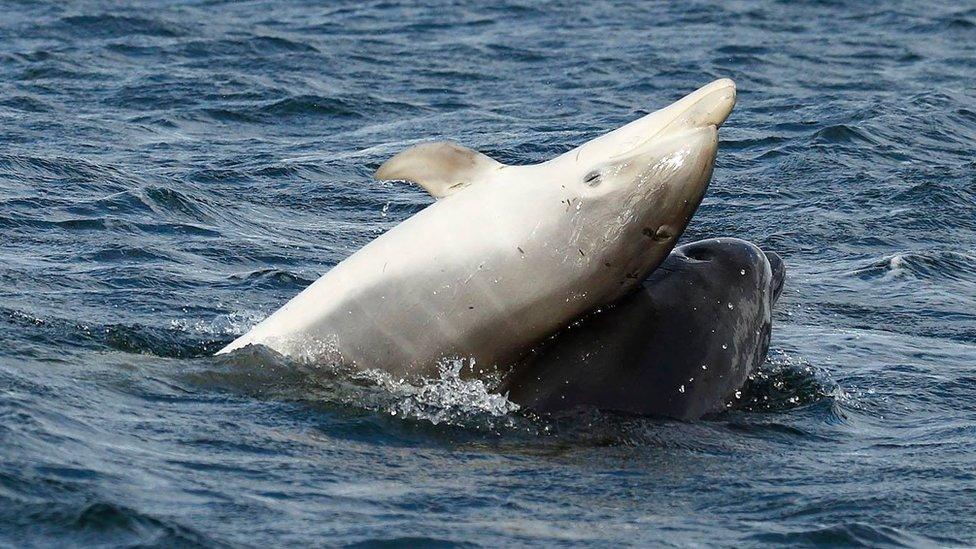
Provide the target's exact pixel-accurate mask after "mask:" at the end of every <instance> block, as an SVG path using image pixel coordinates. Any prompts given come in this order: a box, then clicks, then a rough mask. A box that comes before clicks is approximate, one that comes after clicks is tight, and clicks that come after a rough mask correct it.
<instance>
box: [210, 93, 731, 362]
mask: <svg viewBox="0 0 976 549" xmlns="http://www.w3.org/2000/svg"><path fill="white" fill-rule="evenodd" d="M734 105H735V84H734V83H733V82H732V81H731V80H728V79H723V80H717V81H715V82H712V83H711V84H709V85H707V86H705V87H703V88H701V89H699V90H697V91H695V92H693V93H691V94H690V95H688V96H686V97H684V98H683V99H681V100H679V101H677V102H676V103H674V104H672V105H670V106H668V107H666V108H664V109H661V110H659V111H657V112H654V113H652V114H649V115H647V116H644V117H643V118H640V119H639V120H636V121H634V122H631V123H630V124H627V125H626V126H623V127H621V128H619V129H617V130H614V131H612V132H610V133H608V134H606V135H604V136H602V137H599V138H596V139H594V140H592V141H590V142H588V143H586V144H584V145H582V146H580V147H577V148H575V149H573V150H571V151H569V152H567V153H565V154H562V155H560V156H558V157H556V158H554V159H552V160H549V161H547V162H542V163H540V164H534V165H529V166H508V165H505V164H502V163H500V162H497V161H495V160H493V159H491V158H489V157H488V156H485V155H484V154H481V153H479V152H476V151H473V150H471V149H467V148H464V147H461V146H459V145H456V144H453V143H446V142H437V143H427V144H422V145H417V146H415V147H412V148H410V149H407V150H405V151H403V152H401V153H399V154H397V155H396V156H394V157H393V158H391V159H390V160H388V161H387V162H386V163H385V164H383V165H382V166H380V168H379V169H378V170H377V171H376V174H375V177H376V178H377V179H382V180H389V179H395V180H406V181H411V182H415V183H417V184H419V185H421V186H423V187H424V188H425V189H427V191H429V192H430V194H432V195H433V196H435V197H437V198H438V199H439V200H437V201H436V202H435V203H433V204H431V205H430V206H428V207H427V208H425V209H424V210H422V211H421V212H419V213H417V214H416V215H414V216H412V217H410V218H409V219H407V220H405V221H403V222H402V223H400V224H399V225H397V226H396V227H394V228H392V229H391V230H389V231H388V232H386V233H385V234H383V235H382V236H380V237H378V238H377V239H375V240H373V241H372V242H370V243H369V244H367V245H366V246H364V247H363V248H362V249H360V250H359V251H357V252H356V253H354V254H352V255H351V256H349V257H348V258H347V259H345V260H344V261H342V262H341V263H339V264H338V265H336V266H335V267H334V268H333V269H332V270H330V271H329V272H328V273H326V274H325V275H323V276H322V277H321V278H319V279H318V280H317V281H315V283H313V284H312V285H311V286H309V287H308V288H306V289H305V290H304V291H302V292H301V293H300V294H298V295H297V296H296V297H295V298H293V299H292V300H291V301H289V302H288V303H286V304H285V305H284V306H283V307H282V308H281V309H279V310H278V311H277V312H275V313H274V314H272V315H271V316H269V317H268V318H267V319H265V320H264V321H263V322H261V323H259V324H258V325H256V326H255V327H254V328H253V329H251V331H249V332H248V333H246V334H245V335H243V336H241V337H239V338H237V339H236V340H234V341H233V342H232V343H230V344H229V345H227V346H226V347H224V348H223V349H221V350H220V351H219V353H226V352H229V351H233V350H234V349H238V348H241V347H244V346H246V345H250V344H262V345H265V346H267V347H270V348H272V349H274V350H276V351H278V352H280V353H282V354H284V355H287V356H292V357H298V358H305V359H309V358H310V359H318V358H321V356H320V355H323V354H328V355H330V356H331V357H332V358H333V359H334V358H335V354H336V353H337V354H338V356H339V358H340V359H341V360H342V361H343V362H345V363H348V364H353V365H355V366H356V367H359V368H364V369H366V368H369V369H372V368H378V369H382V370H386V371H388V372H390V373H392V374H394V375H398V376H403V377H413V376H418V375H420V376H424V375H430V374H432V373H435V372H436V366H437V364H438V362H439V361H440V360H442V359H444V358H449V357H458V358H463V359H470V360H471V362H472V364H475V363H476V364H477V365H479V367H480V368H483V367H486V366H492V365H494V366H506V365H508V364H510V363H511V362H513V361H515V360H517V359H518V358H520V357H521V356H522V355H524V354H525V353H526V352H528V351H529V350H531V348H532V346H533V345H535V344H536V343H538V342H540V341H541V340H543V339H545V338H546V337H548V336H550V335H551V334H553V333H554V332H555V331H557V330H559V329H560V328H563V327H565V326H567V325H568V324H570V323H572V322H573V321H574V320H576V319H577V318H579V317H580V316H581V315H582V314H585V313H587V312H589V311H591V310H594V309H596V308H599V307H602V306H604V305H607V304H610V303H611V302H613V301H615V300H616V299H618V298H620V297H622V296H623V295H624V294H626V293H627V292H629V291H630V290H632V289H633V288H635V287H637V285H638V284H640V283H641V282H642V281H643V280H644V278H645V277H647V275H648V274H649V273H650V272H651V271H652V270H653V269H654V268H655V267H657V266H658V265H659V264H660V263H661V262H662V261H663V260H664V259H665V258H666V257H667V255H668V253H669V252H670V251H671V249H672V248H673V247H674V244H675V242H676V241H677V239H678V237H679V236H680V235H681V233H682V231H683V230H684V228H685V226H686V225H687V224H688V221H689V220H690V219H691V216H692V215H693V214H694V212H695V210H696V209H697V207H698V204H699V203H700V202H701V199H702V197H703V195H704V194H705V189H706V188H707V186H708V182H709V179H710V178H711V174H712V167H713V165H714V162H715V155H716V149H717V145H718V137H717V128H718V127H719V126H720V125H721V124H722V123H723V122H724V121H725V119H726V118H727V117H728V115H729V113H730V112H731V111H732V107H733V106H734ZM219 353H218V354H219Z"/></svg>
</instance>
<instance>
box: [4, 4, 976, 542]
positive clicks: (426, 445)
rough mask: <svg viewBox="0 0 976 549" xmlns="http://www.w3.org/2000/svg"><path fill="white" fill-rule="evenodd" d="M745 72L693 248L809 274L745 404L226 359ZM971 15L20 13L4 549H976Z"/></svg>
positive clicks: (7, 32)
mask: <svg viewBox="0 0 976 549" xmlns="http://www.w3.org/2000/svg"><path fill="white" fill-rule="evenodd" d="M719 77H731V78H733V79H735V81H736V82H737V84H738V89H739V104H738V106H737V107H736V109H735V111H734V113H733V114H732V116H731V118H730V119H729V120H728V122H727V123H726V125H725V126H724V127H723V128H722V130H721V141H722V143H721V149H720V151H719V156H718V163H717V167H716V169H715V175H714V179H713V182H712V185H711V188H710V190H709V194H708V195H707V197H706V199H705V201H704V203H703V204H702V206H701V208H700V210H699V212H698V214H697V216H696V217H695V219H694V221H693V223H692V226H691V227H690V229H689V231H688V232H687V233H686V235H685V236H684V240H685V241H690V240H692V239H697V238H702V237H713V236H736V237H741V238H746V239H749V240H753V241H755V242H756V243H758V244H759V245H760V246H762V247H763V248H764V249H767V250H774V251H776V252H778V253H780V254H781V255H782V256H783V258H784V259H785V261H786V265H787V268H788V271H789V277H788V279H787V283H786V290H785V293H784V297H783V298H782V299H781V301H780V303H779V304H778V306H777V309H778V310H777V312H776V316H775V323H776V324H775V327H774V332H773V342H772V347H773V348H772V351H771V353H770V360H769V361H768V362H767V364H766V365H765V366H764V367H763V369H762V371H760V372H759V373H758V374H757V375H756V376H755V379H753V380H752V381H751V382H750V384H749V386H747V387H746V388H745V391H744V392H743V393H742V395H741V397H740V398H739V399H737V400H738V401H737V402H735V403H733V406H732V407H731V408H730V410H729V411H728V412H727V413H724V414H721V415H719V416H718V417H716V418H713V419H712V420H709V421H703V422H697V423H679V422H669V421H659V420H650V419H642V418H635V417H623V416H616V415H611V414H602V413H597V412H593V411H589V412H580V413H578V414H571V415H568V416H565V417H558V418H539V417H533V416H531V415H529V414H526V413H524V412H521V411H517V410H514V409H513V408H514V407H513V406H512V405H511V404H510V403H508V402H507V401H506V400H505V399H504V398H502V397H499V396H496V395H492V394H491V393H489V392H488V391H487V390H486V388H485V386H484V385H482V384H479V383H475V382H467V381H461V380H459V379H458V378H457V376H456V375H454V373H453V372H452V371H450V369H449V368H448V369H447V370H446V371H445V372H444V374H443V376H442V377H441V379H437V380H432V381H430V382H427V383H425V384H422V385H419V386H415V385H409V384H405V383H400V382H399V381H398V380H394V379H388V378H385V377H383V376H381V375H379V374H357V373H355V372H349V371H342V370H341V369H336V368H326V367H323V366H315V365H310V364H294V363H287V362H283V361H282V360H281V359H279V358H276V357H274V356H273V355H271V354H268V353H262V352H261V351H254V350H252V351H249V352H245V353H241V354H238V355H236V356H234V357H231V358H229V359H220V360H218V359H214V358H212V357H211V354H212V353H213V351H215V350H216V349H218V348H220V346H222V345H223V344H226V343H227V342H229V341H230V340H232V339H233V338H234V337H235V336H236V335H238V334H241V333H243V332H244V331H246V330H247V329H248V328H249V327H250V326H252V325H253V324H255V323H256V322H258V321H259V320H260V319H262V318H264V317H265V316H266V315H267V314H269V313H270V312H271V311H273V310H274V309H276V308H277V307H278V306H280V305H281V304H282V303H283V302H285V301H286V300H287V299H288V298H290V297H291V296H293V295H295V294H296V293H297V292H298V291H300V290H301V289H302V288H303V287H305V286H306V285H308V284H309V283H311V282H312V281H313V280H315V278H317V277H318V276H319V275H321V274H322V273H324V272H326V271H327V270H328V269H329V268H331V267H332V266H334V265H335V264H336V263H337V262H339V261H340V260H342V259H343V258H345V257H346V256H348V255H349V254H351V253H352V252H354V251H355V250H357V249H358V248H359V247H361V246H362V245H364V244H365V243H366V242H369V241H370V240H371V239H373V238H375V237H376V236H377V235H379V234H381V233H383V232H384V231H386V230H387V229H389V228H390V227H392V226H393V225H395V224H396V223H398V222H399V221H401V220H403V219H405V218H407V217H409V216H410V215H412V214H414V213H416V212H417V211H419V210H420V209H422V208H424V207H425V206H426V205H427V204H429V203H430V202H431V200H432V199H431V198H430V197H428V196H427V195H425V194H424V193H423V192H422V191H420V190H419V189H417V188H415V187H411V186H407V185H404V184H399V183H396V184H389V183H377V182H374V181H372V180H371V178H370V175H371V173H372V171H373V170H374V169H375V168H376V167H377V166H378V165H379V164H380V163H381V162H382V161H383V160H385V159H386V158H388V157H390V156H391V155H393V154H394V153H396V152H397V151H399V150H401V149H403V148H404V147H407V146H409V145H411V144H414V143H416V142H418V141H421V140H426V139H435V138H437V139H443V138H449V139H453V140H457V141H459V142H461V143H464V144H466V145H468V146H470V147H472V148H475V149H478V150H481V151H484V152H486V153H487V154H489V155H491V156H494V157H496V158H498V159H499V160H501V161H504V162H509V163H531V162H538V161H541V160H544V159H548V158H550V157H552V156H554V155H557V154H559V153H562V152H564V151H566V150H569V149H570V148H572V147H574V146H576V145H578V144H580V143H582V142H584V141H586V140H588V139H591V138H593V137H595V136H597V135H599V134H601V133H602V132H604V131H606V130H608V129H612V128H614V127H617V126H619V125H621V124H623V123H625V122H627V121H630V120H632V119H634V118H636V117H638V116H640V115H642V114H644V113H647V112H650V111H652V110H655V109H656V108H658V107H661V106H664V105H666V104H668V103H670V102H671V101H673V100H675V99H677V98H679V97H681V96H682V95H684V94H685V93H687V92H690V91H692V90H693V89H695V88H697V87H699V86H701V85H703V84H706V83H708V82H709V81H711V80H713V79H715V78H719ZM974 82H976V5H974V4H973V3H972V2H948V1H947V2H924V3H922V2H914V1H894V2H879V3H874V2H855V1H850V2H844V1H822V2H814V1H800V2H793V1H789V2H787V1H783V2H752V1H731V2H704V1H690V2H674V3H664V2H646V3H624V2H620V3H614V2H529V1H525V2H511V1H507V0H506V1H498V2H490V3H487V2H486V3H484V5H482V6H478V5H476V4H474V3H466V2H419V3H405V4H400V3H394V2H386V1H372V0H370V1H365V2H361V1H356V2H329V3H324V4H323V3H318V2H260V1H259V2H219V1H166V2H149V1H145V0H143V1H133V2H118V3H116V2H109V1H93V0H79V1H75V2H33V1H26V0H25V1H10V0H6V1H2V2H0V144H2V147H0V334H2V335H0V545H2V546H6V545H10V546H48V545H50V546H65V545H69V546H71V545H83V546H89V545H103V546H116V545H118V546H132V545H139V546H151V545H161V546H171V545H179V546H208V547H211V546H254V547H268V546H279V545H297V546H305V545H351V546H359V545H374V544H379V545H383V544H385V545H386V546H391V547H397V546H416V545H433V546H454V545H458V546H481V545H484V546H513V545H514V546H518V545H543V546H556V545H589V546H594V547H605V546H610V545H618V544H619V545H631V544H633V545H642V546H647V545H680V546H684V545H698V544H700V545H735V546H741V545H767V544H798V545H815V544H849V545H870V546H878V545H888V546H902V545H908V546H917V545H931V544H938V545H956V544H963V545H965V544H976V160H974V159H976V154H974V150H976V84H974Z"/></svg>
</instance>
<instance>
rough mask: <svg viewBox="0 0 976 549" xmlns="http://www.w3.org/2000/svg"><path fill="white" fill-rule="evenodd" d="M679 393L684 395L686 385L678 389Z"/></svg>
mask: <svg viewBox="0 0 976 549" xmlns="http://www.w3.org/2000/svg"><path fill="white" fill-rule="evenodd" d="M678 392H679V393H683V392H685V386H684V385H682V386H681V387H678Z"/></svg>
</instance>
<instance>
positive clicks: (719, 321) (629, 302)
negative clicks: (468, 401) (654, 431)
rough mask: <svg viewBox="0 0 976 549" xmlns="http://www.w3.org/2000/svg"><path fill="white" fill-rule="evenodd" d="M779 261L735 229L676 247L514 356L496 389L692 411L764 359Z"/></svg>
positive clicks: (518, 397)
mask: <svg viewBox="0 0 976 549" xmlns="http://www.w3.org/2000/svg"><path fill="white" fill-rule="evenodd" d="M785 273H786V269H785V267H784V266H783V261H782V260H781V259H780V257H779V256H778V255H776V254H775V253H772V252H765V253H764V252H763V251H762V250H760V249H759V248H758V247H757V246H756V245H755V244H752V243H751V242H746V241H745V240H739V239H737V238H711V239H708V240H701V241H698V242H692V243H690V244H685V245H683V246H679V247H677V248H675V249H674V251H672V252H671V255H669V256H668V258H667V260H665V262H664V263H662V264H661V266H660V267H658V268H657V269H656V270H655V271H654V272H653V273H651V276H649V277H648V278H647V280H645V281H644V283H643V284H642V285H641V287H640V288H639V289H638V290H637V291H636V292H634V293H631V294H629V295H627V296H626V297H624V298H623V299H621V300H620V301H619V302H617V303H616V304H614V305H613V306H612V307H609V308H607V309H606V310H604V311H602V312H599V313H595V314H592V315H589V316H588V317H586V318H584V319H581V320H580V321H578V322H576V323H574V325H573V326H571V327H570V328H568V329H567V330H565V331H563V332H561V333H559V334H557V335H556V336H554V337H553V338H551V339H550V340H549V342H547V343H546V344H545V345H542V346H540V348H539V349H538V350H537V351H535V352H533V353H532V354H530V355H529V356H527V357H526V358H524V359H523V360H521V361H520V362H519V364H518V365H516V366H514V367H513V368H512V370H511V372H509V373H508V375H507V376H506V378H505V379H504V380H503V382H502V385H501V386H500V387H499V389H498V392H500V393H503V394H504V393H507V394H508V399H509V400H511V401H512V402H515V403H517V404H519V405H520V406H523V407H525V408H529V409H531V410H534V411H537V412H543V413H553V412H559V411H562V410H568V409H571V408H577V407H587V406H588V407H593V408H599V409H602V410H612V411H619V412H627V413H632V414H639V415H650V416H659V417H670V418H676V419H681V420H686V421H689V420H695V419H698V418H700V417H701V416H703V415H705V414H708V413H712V412H717V411H720V410H724V409H725V407H726V404H727V403H728V402H734V400H735V391H736V390H737V389H739V388H741V387H742V385H743V384H744V383H745V381H746V378H747V377H748V376H749V374H750V373H751V372H753V371H754V370H755V369H756V368H757V367H758V366H759V365H760V364H762V362H763V361H764V360H765V359H766V354H767V352H768V351H769V339H770V335H771V332H772V308H773V305H775V303H776V300H777V299H779V295H780V293H781V292H782V289H783V281H784V278H785Z"/></svg>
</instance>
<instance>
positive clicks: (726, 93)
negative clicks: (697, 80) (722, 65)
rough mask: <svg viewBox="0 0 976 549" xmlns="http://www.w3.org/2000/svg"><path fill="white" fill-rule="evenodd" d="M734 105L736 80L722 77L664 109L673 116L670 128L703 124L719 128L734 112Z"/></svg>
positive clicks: (700, 125)
mask: <svg viewBox="0 0 976 549" xmlns="http://www.w3.org/2000/svg"><path fill="white" fill-rule="evenodd" d="M733 107H735V82H733V81H732V80H730V79H728V78H722V79H721V80H716V81H714V82H712V83H711V84H708V85H707V86H702V87H701V88H698V89H697V90H695V91H693V92H691V93H689V94H688V95H686V96H684V97H683V98H682V99H680V100H678V101H677V102H675V103H673V104H672V105H670V106H669V107H666V108H664V109H662V111H663V112H666V113H667V114H668V115H670V117H671V118H672V122H671V123H670V124H668V127H669V128H670V127H679V128H693V127H703V126H715V127H716V128H719V127H721V126H722V124H723V123H724V122H725V120H726V119H727V118H728V117H729V115H730V114H731V113H732V108H733ZM662 111H659V112H662Z"/></svg>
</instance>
